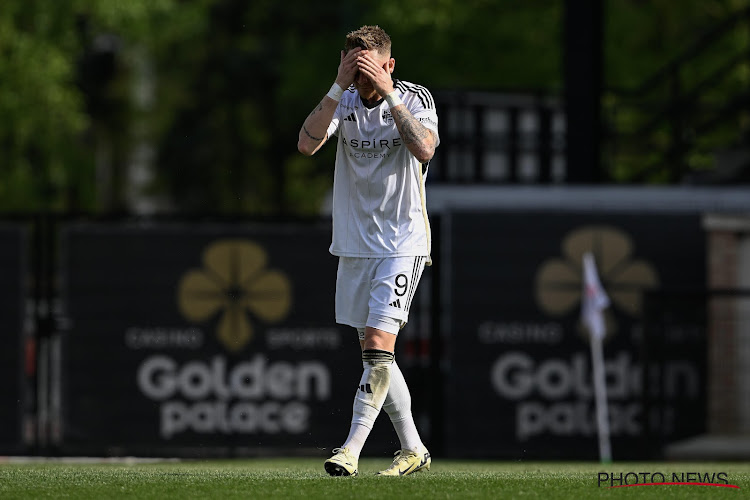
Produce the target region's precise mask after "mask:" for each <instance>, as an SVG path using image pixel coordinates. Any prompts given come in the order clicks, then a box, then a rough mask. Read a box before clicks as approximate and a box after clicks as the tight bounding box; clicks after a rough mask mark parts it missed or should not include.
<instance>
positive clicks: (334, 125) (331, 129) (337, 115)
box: [326, 103, 341, 139]
mask: <svg viewBox="0 0 750 500" xmlns="http://www.w3.org/2000/svg"><path fill="white" fill-rule="evenodd" d="M340 121H341V103H339V105H338V106H336V111H335V112H334V113H333V118H332V119H331V123H330V124H329V125H328V130H326V132H327V133H328V138H329V139H330V138H331V137H333V136H334V135H336V134H337V133H338V131H339V122H340Z"/></svg>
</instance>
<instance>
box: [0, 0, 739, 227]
mask: <svg viewBox="0 0 750 500" xmlns="http://www.w3.org/2000/svg"><path fill="white" fill-rule="evenodd" d="M746 4H747V1H746V0H685V1H680V2H673V1H669V0H659V1H654V2H642V1H637V0H608V1H607V2H606V4H605V19H606V21H605V23H606V24H605V42H606V43H605V47H604V48H603V50H604V55H605V75H604V77H605V85H606V87H607V88H609V89H618V88H619V89H628V88H631V89H632V88H634V87H636V86H637V85H639V84H640V83H642V82H643V81H644V80H645V79H646V78H647V77H648V76H649V75H651V74H653V73H654V72H656V71H657V70H658V69H659V68H661V67H662V66H663V65H664V64H665V63H666V62H667V61H669V60H670V59H671V58H673V57H675V56H676V55H677V54H679V53H680V52H681V51H682V50H684V49H685V47H687V46H688V45H689V44H690V43H691V41H692V40H694V39H695V37H696V36H697V35H699V34H700V33H702V32H704V31H705V30H706V29H707V28H708V27H710V26H711V25H713V24H714V23H715V22H717V21H718V20H720V19H722V18H723V17H725V16H727V15H728V14H729V13H730V12H734V11H736V10H737V9H739V8H741V7H744V6H745V5H746ZM563 9H564V0H505V1H502V2H497V1H494V0H462V1H457V0H431V1H427V0H413V1H410V2H403V1H401V0H376V1H374V2H367V3H365V2H351V1H343V0H337V1H334V2H323V3H310V2H292V3H291V4H290V3H283V2H277V1H275V0H255V1H251V2H248V1H246V0H128V1H127V2H124V1H112V0H69V1H46V2H42V1H29V0H3V1H2V2H0V53H1V54H2V57H0V113H2V116H3V120H2V121H0V152H1V153H2V156H1V157H0V211H4V212H8V211H38V210H52V211H61V212H63V211H82V212H88V213H102V212H110V211H117V210H126V209H128V207H129V206H130V203H131V199H130V197H131V196H132V195H133V194H134V193H132V192H131V191H132V185H131V184H132V183H131V181H130V180H129V179H128V176H129V175H130V172H131V164H132V163H133V161H134V160H133V158H134V156H135V155H136V152H137V151H139V150H140V149H139V148H142V147H146V148H147V149H148V150H153V155H152V157H151V158H152V159H151V161H152V166H153V169H154V170H155V176H154V178H153V179H151V180H150V181H149V184H148V185H146V186H145V188H144V190H143V191H142V192H141V193H140V194H139V193H135V195H136V196H138V195H144V194H145V195H154V196H160V197H163V198H165V199H167V200H170V202H171V205H172V206H173V207H174V209H175V210H177V211H179V212H202V213H205V212H214V213H227V214H314V213H317V212H318V210H319V206H320V203H321V200H322V199H323V197H324V195H325V193H326V192H327V190H328V189H329V188H330V185H331V182H332V170H333V149H334V148H333V146H332V145H328V146H326V147H325V148H324V149H323V150H322V151H321V152H320V153H318V154H317V155H315V156H314V157H312V158H304V157H301V156H300V155H299V153H298V152H297V151H296V141H297V133H298V130H299V126H300V124H301V123H302V121H303V120H304V118H305V116H307V114H308V113H309V112H310V110H311V109H312V108H313V107H314V106H315V105H316V104H317V102H318V101H319V99H320V98H321V97H322V96H323V95H324V94H325V92H326V90H327V89H328V87H329V86H330V84H331V82H332V81H333V79H334V78H335V75H336V68H337V66H338V62H339V51H340V49H341V45H342V42H343V37H344V35H345V33H346V32H347V31H350V30H352V29H355V28H357V27H359V26H361V25H363V24H379V25H381V26H383V27H384V28H385V29H386V30H387V31H388V32H389V33H390V35H391V37H392V39H393V43H394V49H393V50H394V57H395V58H396V61H397V63H396V76H398V77H399V78H403V79H405V80H409V81H413V82H417V83H420V84H423V85H425V86H427V87H428V88H430V89H431V90H433V91H438V90H441V89H446V90H454V89H471V90H492V91H508V90H512V91H514V90H522V91H524V90H525V91H529V90H534V91H540V92H544V93H550V94H559V93H561V91H562V81H563V78H562V76H563V74H562V71H563V68H562V45H561V44H562V29H563V24H562V16H563ZM102 41H105V42H107V43H109V44H111V46H110V47H109V49H110V50H111V52H106V51H104V52H102V51H101V47H100V45H101V42H102ZM747 46H748V33H747V30H737V32H735V33H732V34H730V35H729V36H727V37H726V39H723V40H721V41H720V42H719V43H717V45H716V47H715V48H714V49H713V51H712V52H709V53H708V54H707V57H706V58H705V60H701V61H699V62H698V63H697V64H696V65H694V66H691V67H689V68H686V69H685V71H684V74H682V78H683V79H684V81H685V83H686V84H689V83H691V82H698V81H700V80H701V78H703V77H704V75H705V74H706V72H707V71H708V72H711V71H712V70H713V69H714V68H715V66H716V65H717V64H720V61H721V58H720V57H715V56H718V55H720V54H723V53H728V52H730V51H731V50H734V49H736V48H738V47H740V48H744V47H747ZM108 58H109V59H108ZM144 79H145V80H148V81H150V82H151V84H152V85H153V92H150V91H140V90H138V88H139V86H144V85H147V84H146V83H144ZM749 80H750V66H749V65H748V64H743V65H738V66H737V67H736V68H735V70H734V71H732V72H731V73H730V74H729V75H728V77H727V78H726V79H725V80H724V81H722V83H721V85H719V86H716V87H714V89H713V90H712V91H710V92H706V94H705V96H704V100H703V101H701V103H700V106H701V108H705V107H711V106H716V105H719V104H721V101H722V99H725V98H726V96H727V95H735V94H736V93H737V92H739V91H740V90H741V89H744V88H746V87H747V84H748V83H749ZM670 92H671V90H670V89H669V88H668V86H666V85H662V86H660V87H659V88H655V89H653V91H652V92H651V93H650V94H649V95H647V96H645V97H642V98H639V99H640V100H639V102H632V99H631V100H629V98H628V97H627V96H624V94H622V93H616V92H613V93H608V94H607V95H606V96H605V109H606V111H607V116H606V118H607V120H609V121H608V122H607V123H608V125H609V126H610V127H614V128H616V129H617V130H626V131H627V130H637V129H638V128H639V127H642V126H643V123H645V122H646V121H647V120H648V119H649V114H648V112H646V113H644V111H643V110H651V111H649V112H652V111H653V110H654V109H659V107H660V106H663V105H664V103H665V102H667V101H668V100H669V98H670V96H671V93H670ZM749 121H750V120H748V117H747V116H745V115H738V116H737V117H736V121H735V122H731V121H729V122H727V124H726V125H724V129H722V130H719V129H711V130H709V131H706V132H705V133H704V132H700V131H697V129H696V130H695V131H689V133H688V136H689V135H690V133H693V134H694V135H695V136H696V138H695V144H696V145H697V146H700V147H698V148H697V149H696V150H695V151H691V153H690V154H689V155H687V156H686V159H685V162H686V166H687V168H690V169H705V168H710V167H711V160H710V155H709V154H708V152H709V151H711V150H712V149H715V148H717V147H719V146H720V145H721V144H726V143H727V142H728V140H731V139H727V137H730V136H732V134H733V132H732V130H735V133H734V134H735V136H736V130H746V129H747V126H748V122H749ZM669 141H670V128H669V125H668V124H666V123H662V124H659V126H658V127H656V128H655V130H654V131H653V133H651V134H649V135H648V137H646V138H645V139H643V138H640V139H638V141H636V142H633V143H630V144H624V143H623V144H618V145H617V148H614V149H612V148H610V149H609V150H608V152H607V158H606V160H607V161H608V162H609V163H608V168H609V176H610V178H611V179H612V180H614V181H624V182H627V181H632V180H633V179H636V178H638V176H639V175H641V173H642V172H643V171H644V170H646V171H647V174H648V175H646V176H645V177H644V176H641V177H642V178H644V179H646V180H648V181H653V182H665V181H672V180H674V179H671V178H670V177H669V175H666V174H665V172H664V171H663V169H661V170H660V169H654V170H653V172H648V170H649V168H651V167H650V166H649V165H651V163H653V162H658V161H659V158H663V157H664V151H665V150H668V148H669V147H670V142H669ZM652 160H653V162H652ZM649 162H651V163H649Z"/></svg>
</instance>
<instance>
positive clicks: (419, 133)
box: [391, 106, 430, 145]
mask: <svg viewBox="0 0 750 500" xmlns="http://www.w3.org/2000/svg"><path fill="white" fill-rule="evenodd" d="M391 113H393V115H394V118H395V116H398V117H399V118H400V119H399V120H398V121H397V122H396V123H400V125H401V126H400V127H398V128H399V132H401V138H402V139H403V140H404V144H418V145H423V141H425V140H426V139H429V138H430V130H429V129H428V128H427V127H425V126H424V125H422V124H421V123H419V122H418V121H417V119H416V118H414V115H412V114H411V113H409V111H408V110H407V109H406V106H398V107H396V109H392V110H391Z"/></svg>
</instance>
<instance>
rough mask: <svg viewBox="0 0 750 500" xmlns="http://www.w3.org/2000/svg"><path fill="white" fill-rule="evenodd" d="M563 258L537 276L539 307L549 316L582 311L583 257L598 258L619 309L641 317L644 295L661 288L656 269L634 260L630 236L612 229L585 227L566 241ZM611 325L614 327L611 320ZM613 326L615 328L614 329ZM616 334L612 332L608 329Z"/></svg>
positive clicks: (606, 286) (604, 283) (602, 276)
mask: <svg viewBox="0 0 750 500" xmlns="http://www.w3.org/2000/svg"><path fill="white" fill-rule="evenodd" d="M562 251H563V258H554V259H551V260H549V261H547V262H545V263H544V264H542V266H541V267H540V268H539V271H538V272H537V276H536V295H537V297H536V298H537V303H538V304H539V306H540V308H541V309H542V310H544V311H545V312H546V313H548V314H550V315H553V316H561V315H563V314H567V313H569V312H571V311H573V310H574V309H575V308H577V307H579V304H580V300H581V290H582V287H583V269H582V266H583V262H582V260H583V254H584V253H586V252H591V253H593V254H594V259H595V260H596V263H597V266H598V268H599V278H600V280H601V282H602V286H603V287H604V289H605V290H606V292H607V295H609V297H610V299H611V300H612V303H613V305H614V306H615V307H617V308H619V309H620V310H622V311H624V312H625V313H627V314H629V315H630V316H639V315H640V313H641V311H642V309H643V291H644V290H647V289H649V288H654V287H656V286H657V285H658V284H659V278H658V276H657V273H656V271H655V270H654V268H653V266H652V265H651V264H649V263H648V262H646V261H643V260H635V259H633V258H632V254H633V243H632V241H631V239H630V238H629V237H628V235H627V234H626V233H625V232H623V231H621V230H619V229H617V228H615V227H611V226H585V227H582V228H580V229H577V230H575V231H573V232H571V233H569V234H568V235H566V237H565V238H564V239H563V242H562ZM608 323H612V321H610V320H609V319H608ZM610 326H613V325H610ZM608 330H610V331H611V330H612V328H608Z"/></svg>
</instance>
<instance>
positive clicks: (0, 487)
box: [0, 458, 750, 500]
mask: <svg viewBox="0 0 750 500" xmlns="http://www.w3.org/2000/svg"><path fill="white" fill-rule="evenodd" d="M323 460H324V458H320V459H309V458H290V459H252V460H211V461H172V462H157V463H128V462H124V463H64V462H58V461H54V462H31V463H14V462H9V463H3V464H0V498H2V499H27V498H28V499H38V498H73V499H79V498H80V499H89V498H91V499H113V498H134V499H136V498H137V499H148V498H153V499H166V498H178V499H181V500H182V499H189V498H201V499H204V498H217V499H219V498H220V499H227V498H305V499H317V498H326V499H329V500H330V499H334V500H336V499H341V500H343V499H349V498H356V499H368V498H388V499H392V498H414V499H417V498H429V499H439V498H458V499H464V498H493V499H494V498H544V499H557V498H561V499H581V498H628V499H632V498H655V499H656V498H659V499H663V498H675V499H678V498H679V499H684V498H688V499H689V498H696V499H697V498H700V499H705V498H746V497H748V496H749V495H748V493H750V463H746V462H742V463H740V462H732V463H696V462H632V463H624V462H623V463H615V464H611V465H600V464H598V463H574V462H486V461H482V462H479V461H476V462H475V461H455V460H442V459H436V460H434V462H433V465H432V470H430V471H427V472H418V473H416V474H413V475H410V476H404V477H397V478H388V477H375V476H374V473H375V472H377V471H378V470H380V469H383V468H385V467H386V466H387V465H388V463H389V462H388V459H386V458H383V459H362V460H361V461H360V475H359V477H356V478H351V477H329V476H328V475H327V474H326V473H325V472H324V470H323ZM600 472H607V473H613V472H614V473H615V474H619V473H620V472H622V473H624V474H626V473H628V472H635V473H642V472H648V473H650V474H653V473H655V472H658V473H662V474H665V476H666V480H667V481H670V480H671V479H672V476H671V474H672V473H673V472H676V473H678V474H683V473H688V472H698V473H701V474H705V473H719V472H724V473H726V477H727V479H728V482H729V483H730V484H732V485H736V486H739V489H738V488H728V487H717V486H699V485H670V486H667V485H664V486H661V485H659V486H639V487H626V488H609V489H608V488H606V487H605V486H609V484H606V485H601V486H600V485H598V484H597V483H598V477H599V476H598V474H599V473H600ZM632 477H633V476H631V482H632ZM659 479H661V478H659Z"/></svg>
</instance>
